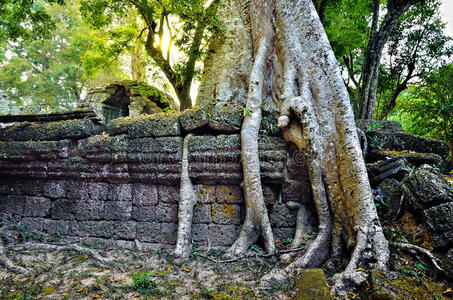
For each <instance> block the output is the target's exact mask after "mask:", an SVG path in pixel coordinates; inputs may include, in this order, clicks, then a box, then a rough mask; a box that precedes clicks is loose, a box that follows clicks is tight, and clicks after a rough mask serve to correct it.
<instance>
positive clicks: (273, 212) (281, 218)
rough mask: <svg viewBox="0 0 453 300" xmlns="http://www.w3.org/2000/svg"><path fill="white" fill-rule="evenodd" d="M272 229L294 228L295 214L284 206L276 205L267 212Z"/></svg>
mask: <svg viewBox="0 0 453 300" xmlns="http://www.w3.org/2000/svg"><path fill="white" fill-rule="evenodd" d="M269 219H270V222H271V226H272V227H294V226H296V212H294V211H291V210H289V209H288V207H287V206H286V205H285V204H276V205H274V206H273V207H272V208H271V209H270V210H269Z"/></svg>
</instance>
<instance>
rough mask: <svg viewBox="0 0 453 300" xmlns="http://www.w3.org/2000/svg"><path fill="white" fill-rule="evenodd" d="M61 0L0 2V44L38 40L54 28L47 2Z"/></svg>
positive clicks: (59, 1)
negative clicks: (47, 9)
mask: <svg viewBox="0 0 453 300" xmlns="http://www.w3.org/2000/svg"><path fill="white" fill-rule="evenodd" d="M63 2H64V1H63V0H35V1H31V0H9V1H1V2H0V28H1V30H0V44H1V43H2V42H4V41H7V40H9V41H19V40H39V39H42V38H45V37H47V36H48V34H49V33H50V32H51V31H52V30H53V29H55V23H54V22H53V20H52V18H51V16H49V14H48V13H47V11H46V9H45V8H46V4H47V3H58V4H63Z"/></svg>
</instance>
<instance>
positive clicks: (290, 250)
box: [197, 248, 305, 264]
mask: <svg viewBox="0 0 453 300" xmlns="http://www.w3.org/2000/svg"><path fill="white" fill-rule="evenodd" d="M304 249H305V248H294V249H288V250H280V251H278V250H276V251H275V252H274V253H267V254H259V253H256V254H249V255H246V254H244V255H242V256H240V257H236V258H232V259H226V260H216V259H213V258H211V257H209V256H206V255H204V254H197V255H198V256H199V257H202V258H204V259H207V260H209V261H211V262H213V263H219V264H224V263H232V262H236V261H240V260H243V259H245V258H252V257H262V258H268V257H273V256H275V257H278V256H279V255H284V254H289V253H298V252H300V251H301V250H304Z"/></svg>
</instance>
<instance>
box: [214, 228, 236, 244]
mask: <svg viewBox="0 0 453 300" xmlns="http://www.w3.org/2000/svg"><path fill="white" fill-rule="evenodd" d="M238 236H239V228H238V227H237V226H234V225H209V241H210V243H211V245H219V246H231V245H232V244H233V243H234V241H235V240H236V239H237V237H238Z"/></svg>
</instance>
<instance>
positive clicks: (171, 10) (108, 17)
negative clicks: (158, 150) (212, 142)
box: [82, 0, 219, 110]
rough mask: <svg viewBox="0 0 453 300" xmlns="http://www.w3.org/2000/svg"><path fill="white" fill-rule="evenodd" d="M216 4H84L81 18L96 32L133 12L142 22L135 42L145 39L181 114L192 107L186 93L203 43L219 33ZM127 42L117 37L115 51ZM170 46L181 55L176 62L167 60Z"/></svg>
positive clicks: (167, 0) (188, 0) (99, 0)
mask: <svg viewBox="0 0 453 300" xmlns="http://www.w3.org/2000/svg"><path fill="white" fill-rule="evenodd" d="M218 4H219V0H214V1H205V0H178V1H171V0H154V1H141V0H130V1H119V0H109V1H104V0H92V1H87V0H84V1H82V14H83V16H84V17H85V20H87V21H88V22H89V23H90V24H92V25H93V26H95V27H96V28H104V27H106V26H108V25H110V24H112V22H113V21H114V19H115V18H119V17H122V16H124V15H125V14H126V13H127V12H128V11H129V9H130V8H131V7H132V8H134V9H135V10H136V11H137V14H138V15H139V16H140V18H141V20H142V24H141V30H140V33H139V34H138V35H137V36H136V38H141V37H142V36H144V37H145V39H144V44H145V49H146V51H147V53H148V55H149V56H150V57H151V58H152V60H153V61H154V63H155V64H156V65H157V66H158V67H159V68H160V70H161V71H162V72H163V73H164V74H165V76H166V77H167V79H168V81H169V82H170V83H171V85H172V86H173V88H174V91H175V93H176V95H177V97H178V99H179V101H180V106H181V110H184V109H186V108H190V107H192V100H191V98H190V89H191V86H192V81H193V79H194V77H195V76H196V73H197V68H196V63H197V61H198V60H199V59H200V58H201V57H202V55H203V53H204V51H203V48H202V46H203V43H204V41H206V39H207V38H208V37H209V36H210V35H209V33H211V32H217V31H218V29H219V23H218V22H217V21H216V17H215V16H216V10H217V6H218ZM180 22H181V23H180ZM181 24H182V25H181ZM179 25H181V26H179ZM166 34H168V40H167V45H166V46H165V42H166V40H165V39H166ZM131 41H132V39H131V38H130V37H126V36H118V38H117V39H116V43H117V45H118V46H117V47H118V49H123V48H125V47H124V46H125V45H128V44H129V43H130V42H131ZM172 45H174V46H176V47H177V49H178V50H179V51H180V52H181V53H182V55H181V56H182V58H181V59H178V60H177V61H172V59H171V53H170V51H171V47H172Z"/></svg>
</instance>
